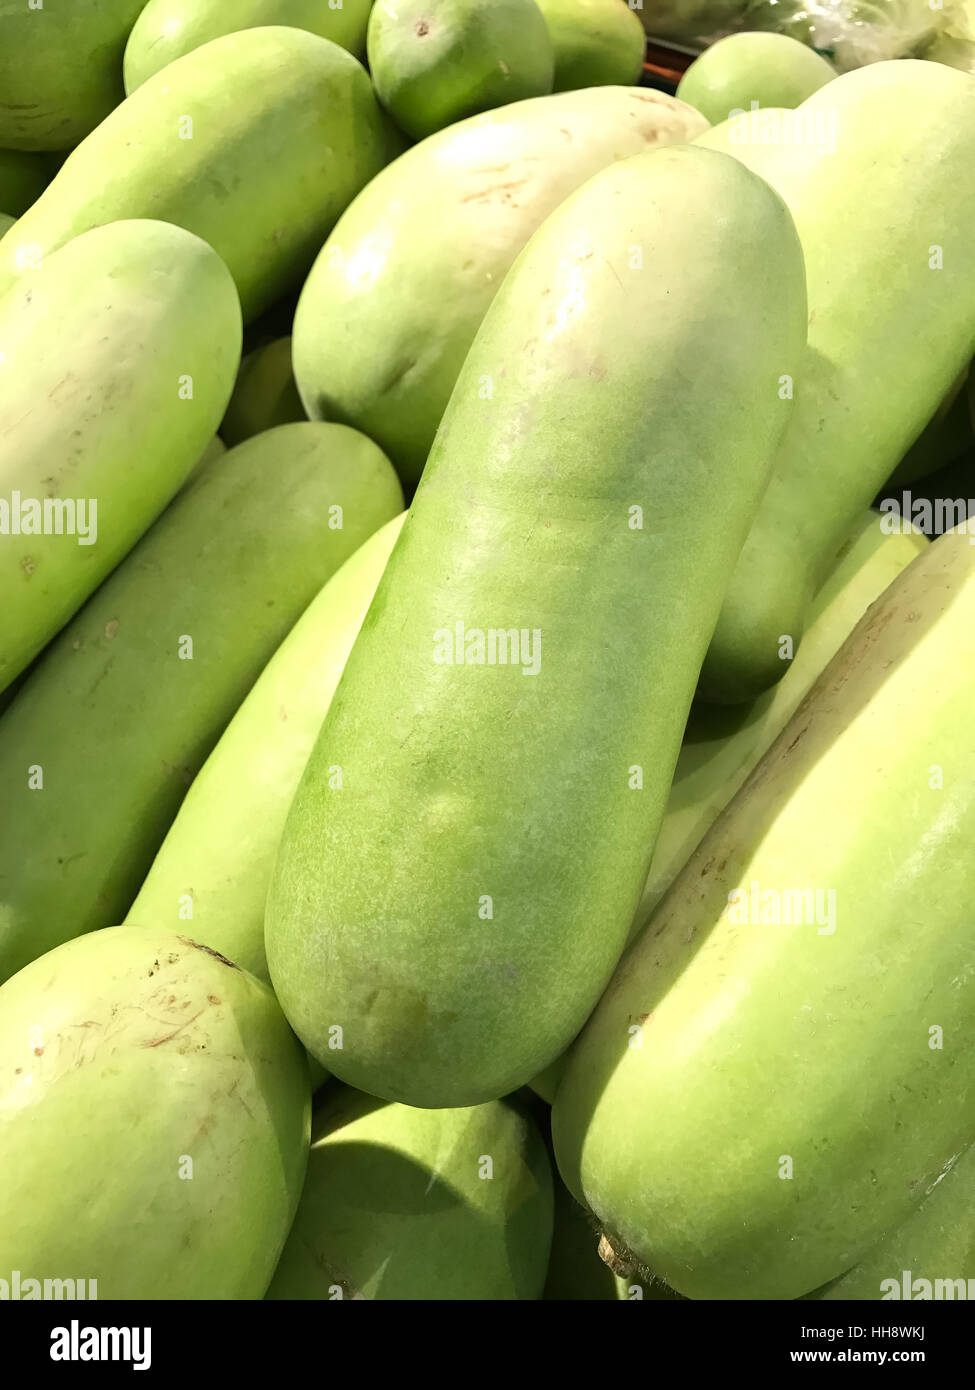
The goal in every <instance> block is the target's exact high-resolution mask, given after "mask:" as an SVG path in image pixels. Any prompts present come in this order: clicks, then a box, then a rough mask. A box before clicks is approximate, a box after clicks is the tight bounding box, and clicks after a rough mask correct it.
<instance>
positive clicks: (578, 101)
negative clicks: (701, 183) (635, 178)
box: [294, 87, 706, 486]
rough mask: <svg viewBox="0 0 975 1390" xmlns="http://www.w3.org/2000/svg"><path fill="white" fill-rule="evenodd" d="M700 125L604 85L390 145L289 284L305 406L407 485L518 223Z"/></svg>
mask: <svg viewBox="0 0 975 1390" xmlns="http://www.w3.org/2000/svg"><path fill="white" fill-rule="evenodd" d="M705 129H706V124H705V121H704V117H703V116H701V115H700V113H699V112H697V111H694V110H693V108H691V107H689V106H686V105H685V104H684V103H683V102H676V101H675V100H674V99H673V98H672V97H667V96H664V95H663V94H661V93H659V92H649V91H643V90H626V89H623V88H616V87H605V88H601V89H599V90H593V91H584V92H569V93H565V94H563V95H560V96H553V97H540V98H538V99H536V100H533V101H525V102H517V103H515V104H514V105H512V106H507V107H504V108H502V109H501V110H500V111H493V112H490V113H489V114H488V115H486V116H477V117H475V118H473V119H472V120H469V121H464V122H461V123H460V124H459V125H457V126H455V127H453V128H451V129H449V130H445V131H442V132H441V133H440V134H439V135H435V136H433V137H432V138H431V139H430V140H426V141H424V142H423V144H422V145H418V146H417V147H416V149H413V150H410V151H409V152H408V153H406V154H405V155H403V156H402V157H401V158H400V159H398V160H397V161H396V162H395V163H394V164H392V165H391V166H390V167H389V168H388V169H386V170H384V171H383V173H382V174H380V175H379V177H378V178H376V179H375V180H374V181H373V183H372V184H371V185H370V186H369V187H368V188H367V189H365V190H364V192H363V193H362V194H361V195H360V196H359V197H358V198H357V199H356V200H355V202H354V203H353V204H352V206H351V207H350V208H349V209H348V211H347V212H346V213H345V215H344V216H343V217H342V219H341V220H340V222H339V223H338V225H337V226H336V228H335V230H334V232H333V233H332V235H331V236H330V237H329V239H328V241H327V242H326V243H325V246H324V248H323V250H322V252H321V255H320V256H319V257H318V260H317V261H316V262H315V266H314V269H313V270H312V272H311V275H310V276H309V277H308V280H307V282H306V285H305V288H304V290H303V292H302V296H301V299H300V301H299V304H298V312H297V314H296V315H295V323H294V367H295V375H296V378H297V382H298V389H299V391H300V393H301V397H302V400H303V401H304V405H305V409H306V411H307V412H308V415H309V417H310V418H311V419H313V420H314V419H333V420H343V421H344V422H345V423H346V424H350V425H354V426H355V427H356V428H357V429H361V430H362V431H363V432H364V433H366V434H368V435H369V436H370V438H372V439H375V440H376V442H377V443H378V444H379V446H380V447H381V448H382V449H385V451H386V453H387V454H388V455H389V457H390V458H391V459H392V460H393V463H394V464H395V465H396V467H397V469H398V470H399V473H400V476H401V477H402V478H403V480H404V482H405V483H406V485H407V486H415V485H416V483H417V481H418V480H419V478H420V474H421V473H422V471H423V466H424V463H425V462H426V458H427V454H428V453H429V451H430V447H431V445H432V444H433V439H434V435H435V434H436V432H437V427H438V425H439V423H440V419H441V416H442V415H443V412H444V410H445V409H446V406H447V402H448V400H449V399H450V393H451V391H452V390H453V388H454V384H455V382H456V380H457V375H458V372H459V371H460V367H461V364H462V363H463V360H464V358H465V356H466V355H467V352H468V350H469V349H470V346H471V344H472V342H473V341H474V336H475V334H476V332H477V329H478V326H479V325H480V323H481V320H482V319H483V317H484V315H485V314H486V312H487V310H488V307H489V306H490V304H491V301H492V300H493V299H494V296H495V294H496V293H497V291H498V289H499V287H500V285H501V282H502V281H503V279H504V277H505V275H506V274H507V272H508V270H509V269H510V267H511V265H512V263H513V261H514V260H515V258H516V256H517V255H518V253H519V251H521V249H522V248H523V247H524V245H525V243H526V242H527V241H528V239H529V237H530V236H531V235H532V233H533V232H535V231H536V230H537V228H538V227H539V226H540V225H541V223H542V222H543V221H544V220H545V218H546V217H548V215H549V214H550V213H551V212H553V211H554V210H555V208H556V207H557V206H558V205H559V204H560V203H561V202H563V201H564V200H565V199H566V198H567V197H568V196H569V194H570V193H572V192H574V191H575V189H577V188H578V187H580V185H582V184H583V183H585V181H586V180H587V179H589V178H591V177H592V176H593V175H594V174H597V173H598V172H599V170H600V169H602V168H604V167H605V166H606V165H608V164H611V163H613V162H614V161H616V160H620V159H626V158H628V157H629V156H631V155H635V154H639V153H641V152H642V151H643V150H645V149H646V148H647V147H648V146H652V145H664V144H672V143H682V142H685V141H688V140H691V139H693V138H694V137H695V136H697V135H699V134H701V133H702V132H703V131H704V130H705Z"/></svg>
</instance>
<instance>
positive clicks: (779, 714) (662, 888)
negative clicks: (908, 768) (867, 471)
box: [630, 512, 928, 940]
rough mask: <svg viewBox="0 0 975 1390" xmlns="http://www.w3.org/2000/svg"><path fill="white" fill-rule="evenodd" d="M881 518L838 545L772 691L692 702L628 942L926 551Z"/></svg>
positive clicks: (868, 517)
mask: <svg viewBox="0 0 975 1390" xmlns="http://www.w3.org/2000/svg"><path fill="white" fill-rule="evenodd" d="M882 520H883V519H882V518H881V517H880V516H878V515H877V513H876V512H867V513H865V514H864V516H863V518H862V520H861V522H860V525H859V527H858V528H857V530H856V532H855V533H854V534H853V535H852V536H851V537H850V538H849V540H848V541H847V543H846V544H845V545H844V548H843V553H842V554H841V555H840V556H839V557H837V560H836V565H835V569H834V570H833V572H832V574H831V575H830V577H829V579H828V580H827V581H826V583H825V584H824V585H823V586H822V588H821V589H820V590H819V591H818V593H817V594H816V597H815V599H814V601H813V604H812V607H811V609H810V615H809V619H810V620H809V627H808V630H807V632H806V636H805V639H804V641H803V643H802V645H801V646H800V648H799V651H798V652H797V654H796V657H795V659H794V660H793V661H792V662H791V663H789V664H788V668H787V670H786V674H785V676H784V677H783V678H782V680H781V681H779V682H778V684H777V685H775V686H774V687H773V688H772V689H771V690H768V691H766V692H765V693H764V694H763V695H760V696H759V697H758V699H757V700H756V701H754V703H753V704H751V705H750V706H748V707H747V709H746V708H744V707H743V706H741V705H735V706H732V707H728V706H720V705H706V704H703V703H698V704H696V705H695V706H694V707H693V709H692V710H691V715H690V719H689V720H688V726H687V730H686V731H685V734H684V742H683V745H682V747H681V753H680V757H679V758H678V759H677V767H676V769H675V772H674V780H673V784H672V785H671V789H670V796H669V797H668V799H667V810H666V812H665V813H664V819H663V824H662V825H661V827H660V834H659V835H658V837H657V843H656V846H655V848H654V852H653V860H652V863H651V868H650V875H649V877H648V879H647V884H646V887H645V889H644V891H643V897H642V899H641V901H640V906H639V908H638V910H637V913H636V916H635V917H634V920H633V928H632V930H631V935H630V939H631V940H632V939H633V937H634V936H635V935H637V934H638V933H639V932H640V931H641V930H642V929H643V927H644V926H645V924H646V922H647V920H648V919H649V917H650V916H651V914H652V913H653V911H654V910H655V908H656V907H657V904H658V903H659V902H660V900H661V898H662V897H663V896H664V894H665V893H666V891H667V889H668V888H669V887H670V885H671V884H672V883H673V881H674V879H675V878H676V877H677V875H678V873H680V871H681V869H682V868H683V867H684V865H685V864H686V863H687V861H688V859H689V858H690V856H691V854H692V853H693V851H694V850H695V849H696V848H697V846H698V845H699V844H700V843H701V840H702V839H703V838H704V836H705V834H706V833H707V831H708V830H709V829H710V827H711V826H712V825H713V824H714V822H715V820H716V819H717V818H718V816H719V815H720V814H721V812H722V811H723V810H724V808H725V807H726V806H727V805H728V803H729V802H730V801H731V799H732V797H733V796H734V795H735V793H736V792H737V791H738V790H739V788H740V787H741V785H742V783H743V782H744V781H745V779H746V777H747V776H748V774H749V773H750V772H751V771H752V769H753V768H754V767H755V765H756V764H757V763H758V761H759V759H760V758H762V757H763V756H764V754H765V753H766V752H767V751H768V749H769V748H771V746H772V744H773V743H774V742H775V740H776V738H777V737H778V736H779V734H780V733H781V731H782V729H783V728H784V727H785V725H786V724H787V723H788V721H789V720H790V719H791V718H792V715H793V714H794V713H795V711H796V709H797V708H798V706H799V704H800V702H801V701H802V700H803V698H804V697H805V695H806V694H807V692H808V691H809V689H810V687H811V686H812V685H813V683H814V682H815V681H816V680H817V678H818V677H819V675H820V674H821V672H822V671H823V669H824V667H825V666H826V665H827V663H828V662H829V661H831V660H832V658H833V657H834V656H835V655H836V652H837V651H838V650H839V648H840V647H841V646H842V644H843V643H844V642H845V641H846V639H847V637H849V635H850V633H851V632H852V631H853V629H854V628H855V627H856V625H857V623H858V622H859V621H860V619H861V618H862V617H863V615H864V613H865V612H866V611H867V609H868V608H869V606H870V604H871V603H873V602H874V600H875V599H877V598H879V597H880V595H881V594H882V593H883V592H884V591H885V590H886V589H887V588H888V586H889V585H890V584H892V583H893V581H894V580H895V579H896V578H897V576H898V575H899V574H900V573H901V571H902V570H903V569H905V568H906V567H907V566H908V565H909V564H910V563H911V562H912V561H913V560H914V559H915V558H916V557H917V556H918V555H919V554H921V552H922V551H923V550H925V549H926V548H927V544H928V542H927V540H926V539H925V537H924V536H923V535H921V533H920V532H918V531H907V532H904V533H903V534H900V533H898V534H895V535H890V534H887V533H886V532H885V531H884V529H883V527H882Z"/></svg>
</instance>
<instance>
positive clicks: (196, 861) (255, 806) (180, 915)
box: [127, 516, 403, 979]
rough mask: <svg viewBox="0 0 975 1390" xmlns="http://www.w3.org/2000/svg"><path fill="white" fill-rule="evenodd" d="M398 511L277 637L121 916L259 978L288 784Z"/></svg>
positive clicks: (263, 974)
mask: <svg viewBox="0 0 975 1390" xmlns="http://www.w3.org/2000/svg"><path fill="white" fill-rule="evenodd" d="M402 526H403V517H402V516H400V517H397V518H395V519H394V520H393V521H390V522H388V523H387V524H386V525H385V526H383V528H382V529H381V530H380V531H377V532H376V534H375V535H374V536H371V537H370V539H369V540H368V541H366V543H365V544H364V545H363V546H361V547H360V549H359V550H357V551H356V553H355V554H354V555H353V556H352V557H351V559H349V560H347V561H346V562H345V564H344V565H343V566H342V568H341V569H340V570H339V572H338V573H337V574H336V575H335V576H334V577H333V578H332V579H330V580H329V581H328V583H327V584H326V585H325V587H324V589H323V590H322V591H321V593H320V594H319V595H318V597H317V598H316V599H315V600H314V602H313V603H312V604H311V605H310V607H309V608H308V610H307V611H306V612H305V613H304V614H303V615H302V617H301V618H300V619H299V620H298V622H297V623H296V624H295V626H294V628H293V629H292V631H291V632H290V633H289V634H288V636H287V637H286V638H285V640H284V642H283V643H282V644H281V646H280V648H279V649H278V651H277V652H276V653H275V655H274V657H273V659H272V660H271V662H270V664H269V665H268V667H267V669H266V670H265V671H264V673H263V674H262V676H261V678H260V679H259V680H258V682H257V683H256V685H255V686H254V689H253V690H252V691H251V693H250V694H249V695H248V697H247V699H246V700H245V701H244V703H243V704H242V705H241V707H240V709H239V710H238V712H237V714H236V715H235V716H234V718H233V719H232V720H231V722H230V724H229V726H228V728H227V730H226V732H225V733H224V735H223V737H222V738H221V740H220V742H219V743H218V744H217V746H216V748H215V749H214V750H213V752H212V753H211V755H210V757H209V758H208V760H207V762H206V764H205V765H204V767H203V768H202V770H201V771H200V773H199V775H198V776H197V778H196V780H195V781H194V783H193V785H192V787H191V788H190V790H189V792H188V793H187V796H186V800H185V801H184V802H183V804H182V806H181V807H180V811H179V815H178V816H177V817H176V819H175V821H174V822H173V825H172V828H171V829H170V831H169V834H168V835H167V836H166V839H165V841H164V842H163V846H162V848H161V849H160V851H159V853H158V855H157V856H156V859H155V861H154V863H153V865H152V868H151V869H150V870H149V875H148V877H147V878H146V881H145V883H144V884H143V885H142V888H141V890H140V892H139V896H138V897H137V898H136V900H135V902H134V903H133V904H132V907H131V909H130V910H129V915H128V918H127V920H128V921H129V922H133V923H136V924H138V925H141V926H152V927H159V928H162V927H165V928H168V929H171V930H174V931H192V932H194V933H195V935H196V936H198V937H199V939H200V940H201V941H205V942H206V944H207V945H208V946H214V947H215V948H216V949H217V950H218V951H220V952H221V954H222V955H225V956H229V957H230V959H231V960H233V961H236V962H237V964H238V965H242V966H243V967H244V969H245V970H250V971H251V972H252V973H253V974H254V975H257V976H258V977H259V978H261V979H267V962H266V960H265V958H264V904H265V901H266V899H267V889H268V883H269V882H270V879H271V868H272V866H273V863H274V855H275V852H276V850H277V847H278V841H279V840H280V838H281V831H282V829H283V828H284V822H285V819H286V817H287V814H288V808H289V807H290V805H291V801H292V798H293V796H294V793H295V789H296V787H297V786H298V783H299V781H300V780H301V775H302V773H303V772H304V770H305V764H306V763H307V761H308V755H309V754H310V752H311V750H312V748H313V746H314V743H315V739H316V738H317V737H318V731H319V729H320V728H321V724H322V720H323V719H324V718H325V715H326V713H327V711H328V706H329V703H330V701H331V698H332V695H333V694H334V692H335V687H336V686H337V685H338V682H339V677H340V676H341V675H342V671H343V668H344V667H345V663H346V660H347V659H348V655H349V652H350V651H351V650H352V644H353V642H354V641H355V639H356V636H357V634H358V632H359V628H360V627H361V626H362V620H363V618H364V617H365V615H366V610H367V609H368V607H369V604H370V603H371V602H372V597H373V594H374V593H375V592H376V586H377V584H378V583H379V580H380V578H381V577H382V573H383V570H384V569H385V567H386V561H387V560H388V559H389V554H390V551H391V550H392V548H393V546H394V545H395V544H396V540H397V537H398V536H399V533H400V531H401V530H402Z"/></svg>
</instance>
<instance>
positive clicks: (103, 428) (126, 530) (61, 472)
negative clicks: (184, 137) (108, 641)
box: [0, 219, 241, 690]
mask: <svg viewBox="0 0 975 1390" xmlns="http://www.w3.org/2000/svg"><path fill="white" fill-rule="evenodd" d="M21 221H23V219H21ZM16 225H17V226H20V223H17V224H16ZM15 235H16V233H15ZM240 343H241V324H240V305H239V303H238V301H237V294H236V291H235V289H234V285H233V281H232V280H231V278H230V276H229V275H228V273H227V270H226V267H225V266H224V265H223V264H222V263H221V261H220V259H219V257H218V256H216V255H215V254H214V252H213V251H212V250H211V249H210V247H209V246H206V245H205V244H204V243H203V242H202V241H200V240H199V238H197V237H195V236H190V235H189V233H188V232H184V231H183V230H182V229H180V228H178V227H172V226H169V225H168V224H166V223H163V222H121V223H117V224H116V225H114V226H111V227H102V228H99V229H97V230H95V231H92V232H90V233H88V234H87V235H86V236H82V237H79V238H78V239H77V240H76V241H74V242H73V243H72V244H71V245H70V246H67V247H65V248H64V249H63V250H62V251H59V252H58V253H57V254H56V255H53V256H51V257H50V258H49V259H48V260H47V261H46V262H45V264H44V265H43V266H42V267H41V268H40V269H39V270H32V271H29V272H28V273H27V274H26V275H25V277H24V279H23V280H22V281H21V283H20V284H19V285H18V286H17V287H16V288H15V289H13V290H11V291H10V292H9V293H7V294H6V295H5V296H4V297H3V298H2V299H0V361H2V364H3V366H2V370H0V690H2V689H3V688H5V687H6V686H7V685H9V683H10V682H11V681H12V680H13V679H14V677H15V676H16V675H17V674H18V672H20V671H22V670H23V669H24V668H25V667H26V666H27V665H28V664H29V663H30V661H31V660H32V659H33V657H34V656H35V655H36V654H37V652H38V651H39V650H40V649H41V648H42V647H43V646H44V644H45V643H46V642H47V641H48V640H49V639H50V638H51V637H53V636H54V634H55V633H56V632H57V631H58V630H59V629H60V628H61V627H62V626H63V625H64V623H65V622H67V620H68V619H69V618H70V617H71V615H72V614H73V613H75V612H76V611H77V609H78V608H79V607H80V606H81V604H82V603H83V602H84V600H85V599H86V598H87V597H88V595H89V594H90V593H91V592H92V590H94V589H95V588H96V587H97V586H98V585H99V584H100V583H101V581H102V580H103V579H104V578H105V576H106V575H108V574H110V573H111V571H112V570H113V569H114V568H115V566H116V565H117V564H118V562H119V561H120V560H121V559H122V557H123V556H124V555H125V554H126V553H127V551H129V550H130V549H131V547H132V546H133V545H134V543H135V542H136V541H137V540H138V538H139V537H140V536H141V535H142V533H143V532H144V531H145V530H146V528H147V527H148V526H150V525H151V523H152V522H153V521H154V520H155V518H156V517H157V516H158V515H159V513H160V512H161V511H162V509H163V507H164V506H165V505H166V503H167V502H169V500H170V499H171V498H172V497H173V495H174V494H175V493H176V492H177V491H178V490H179V488H180V487H181V486H182V484H183V482H184V480H185V479H186V478H187V476H188V475H189V473H190V471H191V469H192V468H193V466H194V464H195V463H196V461H197V459H198V458H199V457H200V455H201V454H202V453H203V450H204V448H205V446H206V443H207V441H208V440H209V439H211V438H212V437H213V434H214V431H215V430H216V428H217V426H218V425H219V423H220V419H221V416H222V415H223V412H224V409H225V407H226V404H227V401H228V399H229V397H230V392H231V389H232V387H233V383H234V375H235V373H236V371H237V366H238V364H239V362H240Z"/></svg>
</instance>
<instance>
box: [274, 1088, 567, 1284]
mask: <svg viewBox="0 0 975 1390" xmlns="http://www.w3.org/2000/svg"><path fill="white" fill-rule="evenodd" d="M486 1159H490V1161H491V1167H490V1169H489V1168H488V1165H487V1163H486V1161H485V1160H486ZM489 1171H490V1173H491V1176H490V1177H488V1176H482V1174H486V1173H487V1172H489ZM551 1241H552V1172H551V1167H550V1164H549V1159H548V1154H547V1152H546V1150H545V1145H544V1144H543V1142H542V1137H541V1135H540V1134H539V1132H538V1130H537V1128H536V1126H535V1124H534V1122H533V1121H532V1120H531V1118H530V1117H529V1116H528V1115H527V1114H524V1113H523V1112H522V1111H521V1110H520V1109H519V1108H517V1107H516V1106H515V1105H514V1104H512V1103H511V1102H510V1101H507V1100H503V1101H493V1102H491V1103H490V1104H488V1105H479V1106H472V1107H470V1108H467V1109H462V1110H414V1109H412V1108H410V1107H409V1106H405V1105H387V1104H385V1103H384V1102H383V1101H380V1100H376V1099H374V1098H373V1097H372V1096H366V1095H362V1094H361V1093H359V1092H356V1091H350V1090H348V1089H347V1088H346V1087H342V1088H341V1089H338V1090H336V1091H334V1092H326V1094H325V1099H324V1101H323V1103H322V1104H321V1106H320V1107H319V1108H318V1109H317V1110H316V1112H315V1116H314V1120H313V1126H312V1148H311V1154H310V1156H309V1160H308V1175H307V1177H306V1179H305V1189H304V1192H303V1194H302V1198H301V1203H300V1205H299V1207H298V1214H297V1216H296V1218H295V1223H294V1227H293V1230H292V1232H291V1235H290V1237H289V1239H288V1242H287V1244H286V1245H285V1248H284V1253H283V1254H282V1256H281V1262H280V1264H279V1265H278V1268H277V1272H276V1273H275V1276H274V1279H273V1281H272V1283H271V1287H270V1289H269V1290H268V1298H273V1299H302V1300H312V1299H323V1300H324V1299H335V1298H343V1299H345V1298H360V1299H362V1298H364V1299H379V1300H389V1299H407V1300H436V1301H447V1300H467V1299H489V1300H492V1301H502V1300H508V1299H537V1298H539V1297H540V1295H541V1292H542V1286H543V1284H544V1282H545V1272H546V1267H547V1265H548V1257H549V1249H550V1246H551Z"/></svg>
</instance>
